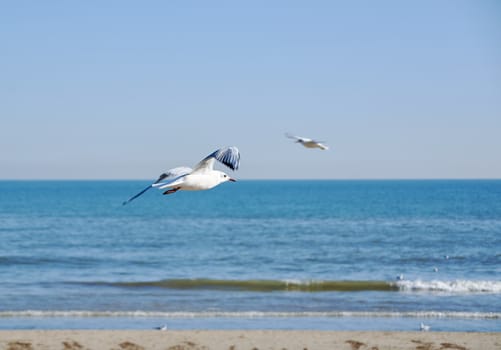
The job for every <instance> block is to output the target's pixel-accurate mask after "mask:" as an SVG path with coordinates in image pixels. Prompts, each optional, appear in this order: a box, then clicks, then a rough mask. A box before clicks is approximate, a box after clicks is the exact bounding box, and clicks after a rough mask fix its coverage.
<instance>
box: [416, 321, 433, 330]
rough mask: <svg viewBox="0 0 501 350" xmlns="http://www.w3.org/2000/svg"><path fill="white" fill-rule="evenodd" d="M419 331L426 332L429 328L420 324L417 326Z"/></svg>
mask: <svg viewBox="0 0 501 350" xmlns="http://www.w3.org/2000/svg"><path fill="white" fill-rule="evenodd" d="M419 329H420V330H421V331H422V332H428V331H429V330H430V326H428V325H426V324H424V323H423V322H421V325H420V326H419Z"/></svg>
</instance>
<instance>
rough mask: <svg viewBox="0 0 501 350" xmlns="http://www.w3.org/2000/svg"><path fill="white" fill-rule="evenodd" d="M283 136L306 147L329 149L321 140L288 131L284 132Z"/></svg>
mask: <svg viewBox="0 0 501 350" xmlns="http://www.w3.org/2000/svg"><path fill="white" fill-rule="evenodd" d="M285 136H287V137H288V138H290V139H294V140H296V142H297V143H300V144H302V145H303V146H304V147H306V148H320V149H321V150H327V149H329V147H327V146H326V145H324V144H323V141H315V140H312V139H308V138H306V137H300V136H294V135H291V134H289V133H286V134H285Z"/></svg>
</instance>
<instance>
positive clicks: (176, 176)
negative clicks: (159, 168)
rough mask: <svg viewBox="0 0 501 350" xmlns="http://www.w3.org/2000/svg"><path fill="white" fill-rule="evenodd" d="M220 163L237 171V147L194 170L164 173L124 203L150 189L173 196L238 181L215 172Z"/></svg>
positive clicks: (209, 158)
mask: <svg viewBox="0 0 501 350" xmlns="http://www.w3.org/2000/svg"><path fill="white" fill-rule="evenodd" d="M216 160H217V161H219V162H221V163H223V164H224V165H226V166H227V167H228V168H230V169H231V170H237V169H238V167H239V165H240V152H239V151H238V148H236V147H224V148H221V149H218V150H216V151H214V152H212V153H211V154H209V155H208V156H207V157H205V158H204V159H202V160H201V161H200V163H198V164H197V165H196V166H195V168H194V169H191V168H189V167H185V166H181V167H177V168H173V169H170V170H168V171H167V172H165V173H163V174H162V175H160V176H159V177H158V179H157V180H156V181H155V182H153V183H152V184H151V185H149V186H148V187H146V188H145V189H144V190H142V191H141V192H139V193H138V194H136V195H134V196H132V197H130V198H129V199H128V200H126V201H125V202H123V203H122V204H123V205H125V204H127V203H129V202H130V201H132V200H134V199H136V198H137V197H139V196H140V195H142V194H143V193H144V192H146V191H148V190H149V189H150V188H153V187H155V188H158V189H159V190H164V189H167V190H166V191H165V192H164V194H171V193H174V192H177V191H179V190H186V191H200V190H208V189H211V188H213V187H216V186H217V185H219V184H220V183H223V182H227V181H232V182H235V181H236V180H235V179H233V178H231V177H230V176H229V175H228V174H225V173H224V172H222V171H219V170H214V163H215V161H216Z"/></svg>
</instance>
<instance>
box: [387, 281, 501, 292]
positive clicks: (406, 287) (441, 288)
mask: <svg viewBox="0 0 501 350" xmlns="http://www.w3.org/2000/svg"><path fill="white" fill-rule="evenodd" d="M395 285H396V286H398V288H399V290H401V291H413V292H442V293H493V294H498V293H501V281H471V280H454V281H439V280H433V281H421V280H415V281H410V280H409V281H405V280H404V281H398V282H395Z"/></svg>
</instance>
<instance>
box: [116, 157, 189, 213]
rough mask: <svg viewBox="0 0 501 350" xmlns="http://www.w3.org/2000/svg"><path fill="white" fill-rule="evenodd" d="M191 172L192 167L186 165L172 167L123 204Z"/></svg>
mask: <svg viewBox="0 0 501 350" xmlns="http://www.w3.org/2000/svg"><path fill="white" fill-rule="evenodd" d="M190 172H191V168H188V167H184V166H181V167H177V168H173V169H170V170H168V171H167V172H165V173H163V174H161V175H160V176H159V177H158V179H157V180H156V181H155V182H153V183H152V184H151V185H149V186H148V187H146V188H145V189H144V190H142V191H141V192H139V193H137V194H135V195H134V196H132V197H130V198H129V199H127V200H126V201H124V202H123V203H122V205H126V204H127V203H129V202H131V201H133V200H134V199H136V198H137V197H139V196H140V195H142V194H143V193H144V192H146V191H148V190H149V189H150V188H152V187H157V186H159V185H163V182H164V181H172V180H174V179H177V178H179V177H180V176H184V175H186V174H188V173H190Z"/></svg>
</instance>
